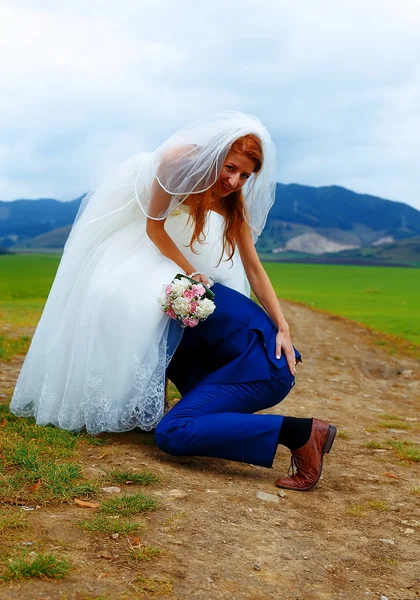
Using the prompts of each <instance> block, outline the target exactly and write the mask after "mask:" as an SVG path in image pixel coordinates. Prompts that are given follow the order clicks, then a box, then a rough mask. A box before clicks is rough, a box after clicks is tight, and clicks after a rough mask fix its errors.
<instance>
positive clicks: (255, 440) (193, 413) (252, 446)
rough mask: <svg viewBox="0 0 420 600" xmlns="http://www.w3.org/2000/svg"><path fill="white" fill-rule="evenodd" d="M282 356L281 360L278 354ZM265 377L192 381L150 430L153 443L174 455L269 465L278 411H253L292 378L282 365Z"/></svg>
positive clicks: (277, 396)
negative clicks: (246, 380)
mask: <svg viewBox="0 0 420 600" xmlns="http://www.w3.org/2000/svg"><path fill="white" fill-rule="evenodd" d="M281 361H282V362H284V363H285V362H286V361H285V359H284V357H282V358H281ZM270 370H271V378H270V379H267V380H264V381H252V382H249V383H233V384H203V385H200V384H198V385H196V386H195V387H194V388H193V389H192V390H190V391H189V392H188V393H187V394H185V396H183V397H182V398H181V400H179V402H178V403H177V404H176V405H175V406H174V407H173V408H172V409H171V410H170V411H169V412H168V413H167V414H166V415H165V416H164V417H163V419H162V420H161V421H160V423H159V425H158V426H157V429H156V431H155V440H156V444H157V445H158V447H159V448H161V449H162V450H164V451H165V452H167V453H168V454H172V455H174V456H209V457H215V458H225V459H229V460H237V461H241V462H246V463H250V464H253V465H260V466H262V467H271V466H272V464H273V460H274V456H275V453H276V449H277V441H278V437H279V433H280V429H281V426H282V423H283V417H282V416H280V415H256V414H253V413H255V412H257V411H259V410H264V409H266V408H269V407H271V406H275V405H276V404H278V403H279V402H281V401H282V400H283V399H284V398H285V397H286V396H287V394H288V393H289V391H290V390H291V388H292V387H293V385H294V383H295V379H294V377H293V376H292V375H291V373H290V372H289V369H288V368H287V365H286V364H285V365H284V366H282V368H280V369H278V368H275V367H274V366H271V367H270Z"/></svg>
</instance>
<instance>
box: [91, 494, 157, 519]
mask: <svg viewBox="0 0 420 600" xmlns="http://www.w3.org/2000/svg"><path fill="white" fill-rule="evenodd" d="M157 504H158V503H157V501H156V500H155V499H154V498H151V497H150V496H144V495H143V494H133V495H132V496H120V497H118V498H109V500H104V501H103V502H101V504H100V506H99V510H100V511H101V512H102V513H104V514H106V515H121V516H123V517H130V516H131V515H138V514H141V513H143V512H145V511H148V510H155V509H156V508H157Z"/></svg>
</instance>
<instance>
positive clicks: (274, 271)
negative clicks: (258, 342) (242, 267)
mask: <svg viewBox="0 0 420 600" xmlns="http://www.w3.org/2000/svg"><path fill="white" fill-rule="evenodd" d="M264 266H265V268H266V270H267V273H268V275H269V277H270V279H271V281H272V283H273V285H274V288H275V289H276V292H277V294H278V296H279V297H281V298H286V299H288V300H292V301H294V302H302V303H303V304H306V305H308V306H310V307H312V308H316V309H321V310H325V311H328V312H330V313H333V314H336V315H341V316H343V317H347V318H349V319H353V320H354V321H358V322H359V323H363V324H365V325H368V326H369V327H371V328H372V329H375V330H377V331H381V332H384V333H389V334H392V335H395V336H397V337H401V338H404V339H406V340H409V341H411V342H413V343H415V344H418V345H420V310H419V306H420V271H419V270H418V269H403V268H395V267H389V268H388V267H355V266H341V265H303V264H286V263H282V264H275V263H265V265H264Z"/></svg>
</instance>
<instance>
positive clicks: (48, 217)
mask: <svg viewBox="0 0 420 600" xmlns="http://www.w3.org/2000/svg"><path fill="white" fill-rule="evenodd" d="M82 198H83V196H81V197H80V198H77V199H75V200H73V201H71V202H59V201H58V200H53V199H50V198H41V199H39V200H14V201H12V202H1V201H0V246H6V247H11V246H14V245H20V243H21V242H22V241H28V240H30V239H32V238H34V237H35V236H38V235H41V234H43V233H47V232H48V231H52V230H53V229H57V228H59V227H64V226H66V225H71V224H72V223H73V221H74V219H75V217H76V214H77V211H78V209H79V205H80V202H81V200H82Z"/></svg>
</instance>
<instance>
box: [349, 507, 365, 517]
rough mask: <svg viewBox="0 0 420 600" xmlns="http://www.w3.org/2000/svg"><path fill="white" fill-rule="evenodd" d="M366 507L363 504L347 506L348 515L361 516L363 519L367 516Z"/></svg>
mask: <svg viewBox="0 0 420 600" xmlns="http://www.w3.org/2000/svg"><path fill="white" fill-rule="evenodd" d="M365 510H366V509H365V507H364V506H363V505H362V504H352V505H351V506H349V507H348V508H346V512H345V514H346V515H349V516H350V517H359V518H361V519H363V518H364V517H365V516H366V512H365Z"/></svg>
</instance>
